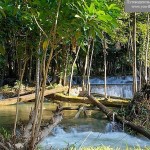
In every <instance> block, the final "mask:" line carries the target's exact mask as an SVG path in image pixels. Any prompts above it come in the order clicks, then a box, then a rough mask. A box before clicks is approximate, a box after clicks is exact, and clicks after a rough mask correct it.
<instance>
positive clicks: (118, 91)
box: [91, 84, 133, 98]
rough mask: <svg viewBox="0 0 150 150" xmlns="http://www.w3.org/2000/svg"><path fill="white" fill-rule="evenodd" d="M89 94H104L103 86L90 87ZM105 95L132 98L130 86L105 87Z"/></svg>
mask: <svg viewBox="0 0 150 150" xmlns="http://www.w3.org/2000/svg"><path fill="white" fill-rule="evenodd" d="M91 93H98V94H104V85H93V86H92V85H91ZM107 95H109V96H117V97H124V98H132V97H133V94H132V84H126V85H122V84H118V85H111V84H109V85H107Z"/></svg>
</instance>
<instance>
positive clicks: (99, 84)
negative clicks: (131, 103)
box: [72, 76, 133, 98]
mask: <svg viewBox="0 0 150 150" xmlns="http://www.w3.org/2000/svg"><path fill="white" fill-rule="evenodd" d="M106 82H107V95H108V96H117V97H123V98H132V97H133V95H132V91H133V90H132V84H133V78H132V76H114V77H107V80H106ZM72 83H73V84H75V85H81V83H82V78H81V77H74V78H73V82H72ZM90 84H91V93H97V94H104V79H102V78H98V77H94V78H92V77H91V78H90Z"/></svg>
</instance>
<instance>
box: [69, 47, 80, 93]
mask: <svg viewBox="0 0 150 150" xmlns="http://www.w3.org/2000/svg"><path fill="white" fill-rule="evenodd" d="M79 51H80V46H78V50H77V53H76V57H75V59H74V62H73V64H72V67H71V77H70V82H69V95H70V91H71V86H72V78H73V71H74V65H75V63H76V60H77V58H78V54H79Z"/></svg>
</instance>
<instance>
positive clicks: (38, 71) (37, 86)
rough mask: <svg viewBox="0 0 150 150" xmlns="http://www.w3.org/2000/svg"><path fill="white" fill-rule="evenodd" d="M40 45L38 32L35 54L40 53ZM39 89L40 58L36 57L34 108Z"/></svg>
mask: <svg viewBox="0 0 150 150" xmlns="http://www.w3.org/2000/svg"><path fill="white" fill-rule="evenodd" d="M40 47H41V33H40V41H39V46H38V51H37V54H38V56H39V54H40V51H41V50H40ZM39 90H40V58H39V57H37V58H36V87H35V100H36V101H35V108H36V107H37V100H39V99H38V94H39Z"/></svg>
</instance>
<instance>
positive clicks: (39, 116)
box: [29, 0, 61, 150]
mask: <svg viewBox="0 0 150 150" xmlns="http://www.w3.org/2000/svg"><path fill="white" fill-rule="evenodd" d="M60 4H61V0H59V2H58V7H57V13H56V19H55V23H54V30H53V37H52V40H51V41H49V42H51V51H50V54H49V58H48V60H46V57H44V59H43V82H42V84H41V91H39V98H38V99H39V100H38V103H37V107H36V109H35V111H34V113H33V114H35V115H33V116H32V117H33V118H35V120H34V123H33V126H32V134H31V139H30V141H29V149H30V150H34V149H35V148H36V142H37V140H38V139H37V138H38V136H39V131H40V126H41V121H42V113H43V102H44V93H45V88H46V79H47V75H48V70H49V65H50V63H51V60H52V56H53V52H54V50H55V45H56V29H57V22H58V16H59V10H60ZM35 21H36V20H35ZM36 22H37V21H36ZM37 25H38V26H39V24H38V23H37ZM40 29H41V27H40ZM42 31H43V30H42ZM44 33H45V32H44ZM46 37H47V38H48V36H47V35H46ZM46 53H47V51H45V56H46ZM46 62H47V63H46ZM45 63H46V65H45Z"/></svg>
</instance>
